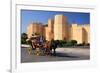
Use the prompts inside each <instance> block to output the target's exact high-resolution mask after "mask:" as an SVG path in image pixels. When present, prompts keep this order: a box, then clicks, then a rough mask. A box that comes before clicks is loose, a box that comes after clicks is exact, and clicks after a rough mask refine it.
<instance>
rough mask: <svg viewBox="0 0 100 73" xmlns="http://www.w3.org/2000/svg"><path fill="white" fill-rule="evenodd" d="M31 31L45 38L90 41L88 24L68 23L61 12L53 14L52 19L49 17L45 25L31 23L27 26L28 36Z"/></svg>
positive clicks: (30, 35) (29, 36)
mask: <svg viewBox="0 0 100 73" xmlns="http://www.w3.org/2000/svg"><path fill="white" fill-rule="evenodd" d="M33 33H38V34H40V35H43V36H44V37H45V38H46V40H48V41H50V40H52V39H54V40H68V41H70V40H76V41H77V43H78V44H80V43H90V24H81V25H78V24H76V23H75V24H71V25H69V24H68V19H67V17H66V16H64V15H63V14H58V15H55V17H54V19H49V20H48V24H47V25H43V24H41V23H31V24H29V26H28V27H27V34H28V38H31V37H32V34H33Z"/></svg>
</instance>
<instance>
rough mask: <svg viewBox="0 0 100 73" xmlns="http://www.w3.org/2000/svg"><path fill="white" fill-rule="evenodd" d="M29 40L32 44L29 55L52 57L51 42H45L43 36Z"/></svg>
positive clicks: (36, 36)
mask: <svg viewBox="0 0 100 73" xmlns="http://www.w3.org/2000/svg"><path fill="white" fill-rule="evenodd" d="M29 40H30V41H31V44H30V47H29V48H28V54H35V55H50V54H51V53H52V49H51V43H50V42H49V41H44V40H43V38H42V37H41V36H39V35H34V36H32V37H31V38H30V39H29ZM29 40H28V41H29Z"/></svg>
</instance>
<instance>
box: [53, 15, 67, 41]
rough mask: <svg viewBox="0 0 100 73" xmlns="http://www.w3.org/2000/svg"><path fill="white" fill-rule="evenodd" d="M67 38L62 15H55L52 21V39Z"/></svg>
mask: <svg viewBox="0 0 100 73" xmlns="http://www.w3.org/2000/svg"><path fill="white" fill-rule="evenodd" d="M65 38H66V39H67V24H66V17H65V16H64V15H56V16H55V21H54V40H64V39H65Z"/></svg>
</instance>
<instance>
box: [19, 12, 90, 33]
mask: <svg viewBox="0 0 100 73" xmlns="http://www.w3.org/2000/svg"><path fill="white" fill-rule="evenodd" d="M57 14H64V16H66V17H67V18H68V23H69V24H72V23H77V24H79V25H81V24H90V13H83V12H60V11H42V10H21V33H23V32H26V31H27V26H28V25H29V23H31V22H40V23H43V24H47V22H48V19H54V16H55V15H57Z"/></svg>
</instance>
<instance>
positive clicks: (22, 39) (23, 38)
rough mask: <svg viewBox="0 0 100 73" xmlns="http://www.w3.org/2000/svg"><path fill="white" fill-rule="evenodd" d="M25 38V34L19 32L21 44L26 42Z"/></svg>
mask: <svg viewBox="0 0 100 73" xmlns="http://www.w3.org/2000/svg"><path fill="white" fill-rule="evenodd" d="M26 39H27V34H26V33H22V34H21V44H27V42H26Z"/></svg>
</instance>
